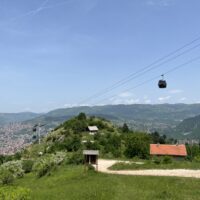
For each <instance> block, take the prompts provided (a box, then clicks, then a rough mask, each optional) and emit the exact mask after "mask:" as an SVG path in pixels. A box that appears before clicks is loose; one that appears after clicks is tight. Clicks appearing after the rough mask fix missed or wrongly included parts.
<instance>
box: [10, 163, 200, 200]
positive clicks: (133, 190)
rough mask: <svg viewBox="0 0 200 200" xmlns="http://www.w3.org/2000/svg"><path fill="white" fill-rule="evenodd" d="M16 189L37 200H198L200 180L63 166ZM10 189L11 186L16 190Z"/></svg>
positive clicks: (29, 177)
mask: <svg viewBox="0 0 200 200" xmlns="http://www.w3.org/2000/svg"><path fill="white" fill-rule="evenodd" d="M14 186H21V187H25V188H29V189H30V190H31V191H32V192H31V199H34V200H47V199H48V200H65V199H66V200H68V199H69V200H130V199H131V200H132V199H134V200H151V199H152V200H157V199H166V200H172V199H173V200H179V199H180V200H183V199H184V200H198V199H200V180H199V179H191V178H170V177H137V176H120V175H108V174H101V173H96V172H93V171H90V172H88V173H86V174H85V173H84V170H83V167H82V166H62V167H61V168H60V169H59V170H57V171H55V172H53V174H52V175H51V176H46V177H43V178H40V179H38V178H36V177H35V176H34V175H33V174H28V175H26V176H25V177H24V178H22V179H18V180H17V181H16V182H15V184H14ZM14 186H9V187H14Z"/></svg>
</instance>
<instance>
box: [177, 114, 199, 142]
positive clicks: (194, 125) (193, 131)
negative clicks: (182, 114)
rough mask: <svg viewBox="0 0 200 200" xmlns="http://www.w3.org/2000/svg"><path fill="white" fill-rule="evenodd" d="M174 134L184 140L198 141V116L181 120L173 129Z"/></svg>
mask: <svg viewBox="0 0 200 200" xmlns="http://www.w3.org/2000/svg"><path fill="white" fill-rule="evenodd" d="M175 134H179V135H182V137H185V138H198V139H200V115H198V116H196V117H191V118H188V119H185V120H183V122H181V123H180V124H179V125H178V126H177V127H176V129H175Z"/></svg>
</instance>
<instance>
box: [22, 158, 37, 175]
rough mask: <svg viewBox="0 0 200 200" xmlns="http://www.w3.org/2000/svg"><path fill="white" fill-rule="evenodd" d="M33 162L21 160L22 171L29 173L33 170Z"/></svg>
mask: <svg viewBox="0 0 200 200" xmlns="http://www.w3.org/2000/svg"><path fill="white" fill-rule="evenodd" d="M33 164H34V161H33V160H23V161H22V169H23V170H24V172H25V173H30V172H31V171H32V168H33Z"/></svg>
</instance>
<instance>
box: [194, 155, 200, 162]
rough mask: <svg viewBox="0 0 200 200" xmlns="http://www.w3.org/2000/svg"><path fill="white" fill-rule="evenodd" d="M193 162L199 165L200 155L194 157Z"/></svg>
mask: <svg viewBox="0 0 200 200" xmlns="http://www.w3.org/2000/svg"><path fill="white" fill-rule="evenodd" d="M194 161H195V162H198V163H200V155H199V156H195V157H194Z"/></svg>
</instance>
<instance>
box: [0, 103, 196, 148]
mask: <svg viewBox="0 0 200 200" xmlns="http://www.w3.org/2000/svg"><path fill="white" fill-rule="evenodd" d="M80 112H84V113H86V114H87V115H89V116H92V115H93V116H97V117H102V118H106V119H108V120H110V121H112V122H113V123H114V124H115V125H122V124H123V123H125V122H126V123H127V124H128V126H129V127H130V128H131V129H133V130H139V131H149V132H153V131H158V132H159V133H161V134H166V135H167V136H169V137H173V138H188V137H190V138H192V139H193V138H194V139H196V138H200V132H198V129H196V128H194V127H195V126H196V124H195V123H193V121H194V119H196V118H195V117H196V116H200V104H191V105H187V104H159V105H146V104H145V105H143V104H134V105H106V106H94V107H87V106H84V107H74V108H63V109H57V110H53V111H51V112H48V113H46V114H43V115H40V114H34V113H19V114H2V115H0V119H1V123H0V124H4V123H8V122H21V123H20V124H16V125H10V126H9V125H8V126H6V127H5V128H4V129H2V130H1V131H0V145H2V144H5V142H4V140H5V139H4V138H5V137H4V136H5V135H7V136H8V135H9V136H8V138H11V140H13V139H16V138H18V139H20V140H24V141H31V140H32V137H33V136H34V133H33V131H32V127H33V126H34V125H35V124H38V123H40V124H45V126H44V127H43V128H42V130H41V134H42V135H45V134H47V133H48V132H49V131H50V130H51V129H52V128H55V127H56V126H58V125H59V124H61V123H63V122H64V121H66V120H68V119H70V118H72V117H74V116H76V115H78V114H79V113H80ZM197 121H198V118H197ZM198 127H199V126H198ZM198 127H197V128H198ZM191 131H192V133H190V132H191ZM7 136H6V137H7ZM9 140H10V139H9Z"/></svg>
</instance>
